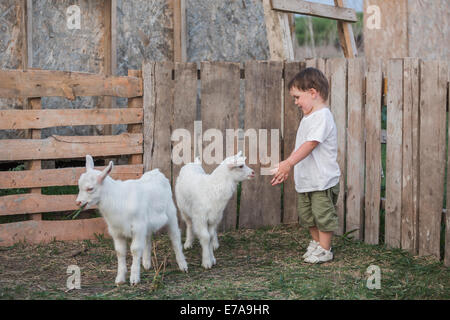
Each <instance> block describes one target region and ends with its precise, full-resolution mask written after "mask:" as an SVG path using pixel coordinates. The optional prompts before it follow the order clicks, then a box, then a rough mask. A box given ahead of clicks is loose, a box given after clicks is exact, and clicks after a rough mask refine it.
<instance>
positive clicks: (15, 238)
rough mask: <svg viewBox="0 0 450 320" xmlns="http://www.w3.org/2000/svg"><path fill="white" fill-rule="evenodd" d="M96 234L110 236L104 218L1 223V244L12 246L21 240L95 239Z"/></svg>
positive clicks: (39, 241) (36, 241)
mask: <svg viewBox="0 0 450 320" xmlns="http://www.w3.org/2000/svg"><path fill="white" fill-rule="evenodd" d="M96 234H104V235H105V236H108V232H107V226H106V222H105V220H104V219H103V218H93V219H80V220H63V221H61V220H59V221H45V220H43V221H22V222H14V223H6V224H0V246H11V245H13V244H14V243H17V242H19V241H27V242H30V243H41V242H49V241H53V240H58V241H71V240H86V239H95V235H96Z"/></svg>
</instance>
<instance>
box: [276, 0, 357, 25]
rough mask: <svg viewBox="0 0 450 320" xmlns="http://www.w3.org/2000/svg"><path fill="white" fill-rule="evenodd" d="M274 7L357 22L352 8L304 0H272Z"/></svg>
mask: <svg viewBox="0 0 450 320" xmlns="http://www.w3.org/2000/svg"><path fill="white" fill-rule="evenodd" d="M272 6H273V9H275V10H278V11H284V12H291V13H297V14H304V15H309V16H314V17H320V18H327V19H333V20H340V21H347V22H357V21H358V18H357V17H356V11H355V10H354V9H351V8H340V7H336V6H331V5H326V4H321V3H314V2H310V1H302V0H272Z"/></svg>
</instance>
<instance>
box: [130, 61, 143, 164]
mask: <svg viewBox="0 0 450 320" xmlns="http://www.w3.org/2000/svg"><path fill="white" fill-rule="evenodd" d="M128 75H129V76H131V77H138V78H142V71H141V70H128ZM143 106H144V100H143V98H142V97H136V98H128V109H129V110H130V111H138V110H139V111H141V110H142V120H143V118H144V117H143V114H144V109H143ZM142 120H141V121H140V122H139V123H136V124H128V127H127V131H128V132H129V133H140V132H142ZM142 160H143V155H142V154H134V155H132V156H130V159H129V162H128V163H129V164H138V163H142Z"/></svg>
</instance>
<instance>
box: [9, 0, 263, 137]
mask: <svg viewBox="0 0 450 320" xmlns="http://www.w3.org/2000/svg"><path fill="white" fill-rule="evenodd" d="M21 3H22V1H21V0H4V1H1V2H0V22H1V23H0V31H1V32H0V67H1V68H11V69H18V68H22V67H23V65H24V63H23V61H22V59H23V58H22V51H23V48H24V47H25V45H24V40H23V38H24V37H23V34H22V30H24V28H23V26H22V25H21V23H22V7H21ZM70 5H77V6H78V7H79V8H80V13H81V24H80V26H81V28H80V29H79V30H77V29H75V30H69V29H68V28H67V24H66V23H67V17H66V10H67V8H68V7H69V6H70ZM31 14H32V20H33V21H32V23H33V28H32V47H33V49H32V57H31V60H32V61H31V66H32V67H33V68H40V69H47V70H64V71H84V72H93V73H103V72H104V70H105V63H104V58H105V42H104V41H105V37H104V35H105V23H104V1H103V0H58V1H55V0H34V1H33V9H32V12H31ZM186 28H187V60H188V61H202V60H221V61H234V62H240V61H245V60H251V59H257V60H265V59H268V57H269V48H268V43H267V39H266V34H265V24H264V15H263V9H262V3H261V1H260V0H225V1H223V0H186ZM116 50H117V51H116V52H117V65H116V74H117V75H127V72H128V69H140V68H141V66H142V61H144V60H145V59H148V60H154V61H164V60H173V7H172V5H171V4H170V2H169V1H166V0H156V1H148V0H126V1H125V0H117V16H116ZM115 103H116V105H117V106H119V107H125V106H126V103H127V101H126V99H115ZM102 104H103V99H102V98H101V97H78V98H76V99H75V100H74V101H69V100H67V99H64V98H55V97H44V98H42V108H96V107H101V106H102ZM22 105H23V102H22V101H18V100H17V101H16V100H14V99H1V100H0V109H5V108H18V109H20V108H22ZM101 129H102V128H101V127H93V126H87V127H64V128H50V129H44V130H42V137H43V138H45V137H47V136H49V135H51V134H56V133H57V134H60V135H87V134H89V135H91V134H95V133H96V132H97V133H98V132H100V131H101ZM123 129H124V128H123V126H117V127H116V128H115V129H114V130H113V133H117V132H119V131H121V130H123ZM14 134H15V133H14V132H5V131H1V132H0V138H5V137H8V138H11V137H14Z"/></svg>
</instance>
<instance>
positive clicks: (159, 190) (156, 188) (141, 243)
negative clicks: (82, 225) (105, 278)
mask: <svg viewBox="0 0 450 320" xmlns="http://www.w3.org/2000/svg"><path fill="white" fill-rule="evenodd" d="M112 168H113V163H112V161H111V162H110V163H109V165H108V166H107V167H106V168H105V169H104V170H103V171H98V170H94V160H93V159H92V157H91V156H90V155H87V156H86V172H85V173H83V174H82V175H81V176H80V179H79V181H78V186H79V194H78V197H77V200H76V203H77V205H78V206H80V207H81V208H83V209H87V208H89V207H92V206H94V205H97V204H98V208H99V210H100V213H101V214H102V216H103V217H104V218H105V221H106V223H107V225H108V231H109V233H110V234H111V236H112V238H113V240H114V247H115V250H116V253H117V261H118V267H117V277H116V280H115V282H116V284H122V283H125V281H126V280H125V279H126V273H127V265H126V253H127V239H130V238H131V239H132V241H131V246H130V250H131V253H132V255H133V263H132V265H131V274H130V284H131V285H135V284H137V283H139V281H140V262H141V258H142V265H143V266H144V269H146V270H148V269H150V267H151V248H152V246H151V236H152V233H153V232H156V231H157V230H159V229H161V228H162V227H163V226H165V225H167V226H168V231H169V236H170V239H171V241H172V247H173V249H174V251H175V256H176V260H177V263H178V267H179V268H180V270H181V271H184V272H187V269H188V267H187V264H186V260H185V258H184V255H183V250H182V247H181V236H180V229H179V228H178V220H177V210H176V207H175V204H174V202H173V200H172V190H171V187H170V183H169V181H168V180H167V178H166V177H165V176H164V175H163V174H162V173H161V172H160V171H159V170H158V169H155V170H152V171H149V172H146V173H145V174H144V175H143V176H142V177H141V178H140V179H137V180H126V181H118V180H113V179H112V178H111V177H109V176H108V174H109V173H110V172H111V170H112Z"/></svg>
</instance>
